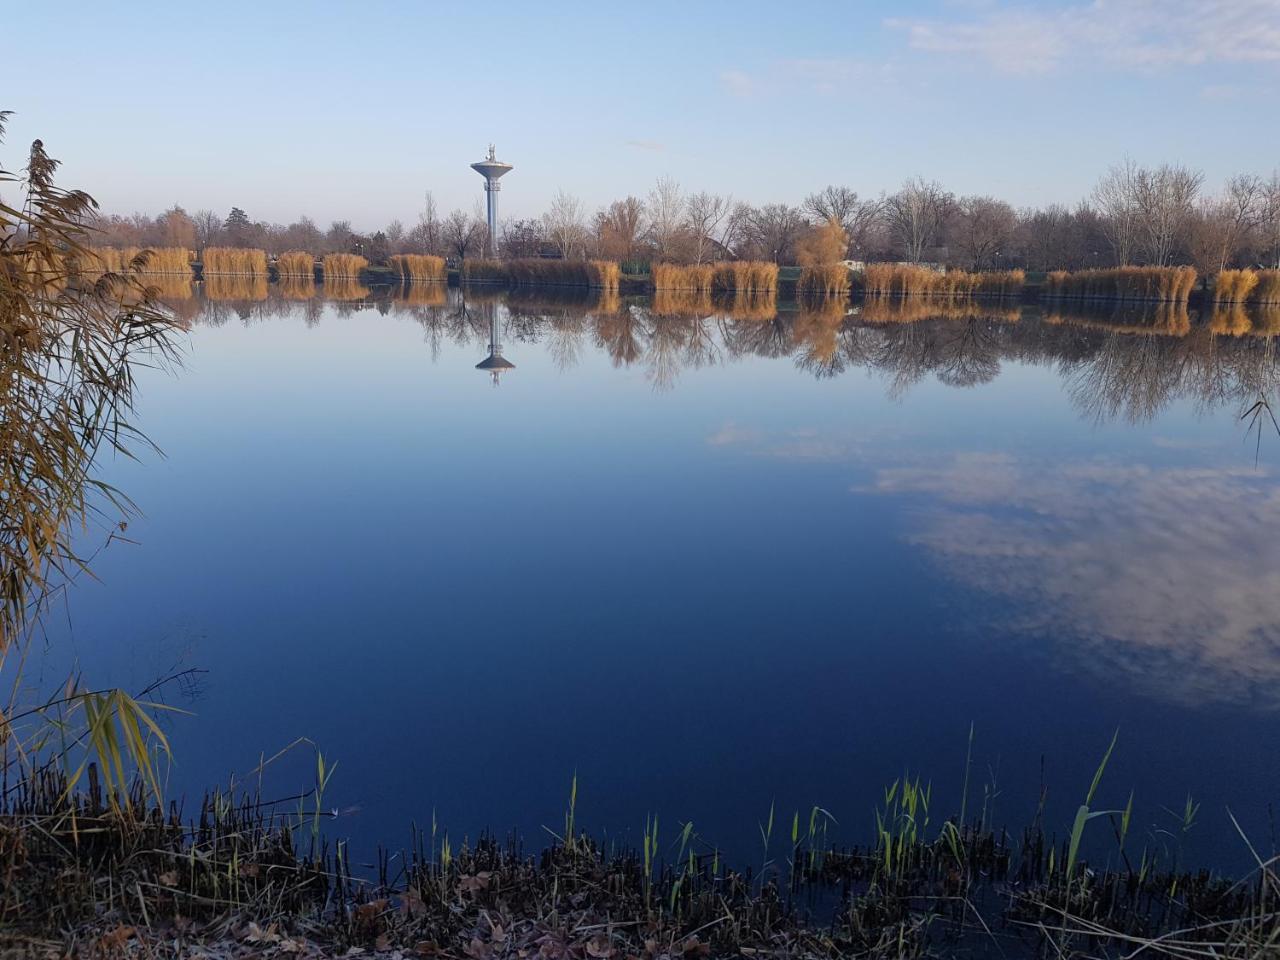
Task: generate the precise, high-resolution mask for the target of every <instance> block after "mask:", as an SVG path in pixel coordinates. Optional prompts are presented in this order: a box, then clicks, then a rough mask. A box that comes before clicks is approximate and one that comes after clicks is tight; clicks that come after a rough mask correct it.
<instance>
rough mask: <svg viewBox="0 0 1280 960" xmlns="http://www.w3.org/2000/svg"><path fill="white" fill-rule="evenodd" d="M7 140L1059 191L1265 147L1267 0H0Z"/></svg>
mask: <svg viewBox="0 0 1280 960" xmlns="http://www.w3.org/2000/svg"><path fill="white" fill-rule="evenodd" d="M5 6H6V7H7V8H8V9H6V10H5V11H4V14H3V17H4V24H5V33H6V34H7V36H8V37H9V38H10V42H7V43H6V50H5V54H6V57H5V61H4V63H3V64H0V109H5V108H7V109H12V110H16V111H17V112H18V115H17V116H16V117H15V118H14V120H13V121H12V123H11V128H10V135H9V138H8V143H7V145H6V146H5V147H4V148H3V150H4V156H5V159H6V161H7V162H8V165H9V166H16V165H18V161H19V160H20V158H21V153H22V149H23V147H24V146H25V144H26V143H27V142H29V141H30V140H31V139H32V138H33V137H37V136H38V137H42V138H43V139H44V140H45V142H46V144H47V146H48V148H49V150H50V151H51V152H52V153H53V155H55V156H57V157H60V158H62V159H63V160H64V161H65V171H66V176H65V178H64V182H66V183H68V184H74V185H78V186H83V187H84V188H86V189H88V190H90V192H92V193H94V194H95V195H96V196H97V197H98V198H99V200H100V201H101V202H102V204H103V206H104V208H105V209H107V210H108V211H110V212H128V211H132V210H135V209H139V210H144V211H147V212H151V213H155V212H158V211H160V210H161V209H163V208H164V207H166V206H168V205H170V204H172V203H174V202H175V201H177V202H180V203H182V204H183V205H185V206H186V207H187V208H188V209H196V208H200V207H211V208H213V209H216V210H218V211H219V212H224V211H226V210H227V209H228V208H229V207H230V206H231V205H232V204H235V205H238V206H241V207H244V208H245V209H246V210H247V211H248V212H249V214H250V215H251V216H253V217H254V218H257V219H265V220H274V221H280V222H287V221H289V220H292V219H295V218H296V217H298V216H299V215H301V214H304V213H306V214H309V215H311V216H312V217H314V218H315V219H316V220H317V221H319V222H320V223H321V224H322V225H323V224H327V223H328V221H330V220H332V219H335V218H347V219H350V220H351V221H352V222H353V223H354V224H355V225H356V227H357V228H361V229H373V228H376V227H379V226H382V225H384V224H385V223H386V222H387V221H388V220H390V219H391V218H393V217H397V216H398V217H400V218H401V219H403V220H404V221H406V223H411V222H412V221H413V220H414V219H415V217H416V215H417V212H418V210H419V209H420V208H421V205H422V195H423V192H424V191H425V190H427V189H431V190H433V191H434V192H435V195H436V197H437V201H438V203H439V205H440V207H441V208H442V210H445V211H447V210H448V209H450V208H452V207H455V206H461V207H464V208H467V209H470V208H471V206H472V204H473V203H474V202H475V201H476V200H478V199H479V198H480V196H481V190H480V178H479V177H478V176H477V175H476V174H475V173H473V172H472V171H471V170H469V169H468V167H467V164H468V163H470V162H471V161H473V160H478V159H480V157H481V155H482V154H483V151H484V148H485V146H486V145H487V144H488V143H489V142H490V141H491V140H492V141H495V142H496V143H497V145H498V152H499V156H500V157H501V158H502V159H506V160H508V161H509V162H511V163H514V164H515V167H516V169H515V171H514V172H513V173H512V174H510V175H509V176H508V178H507V179H506V180H505V181H504V190H503V195H502V202H503V211H502V212H503V214H504V216H532V215H536V214H538V213H539V212H541V210H542V209H543V208H544V206H545V204H546V203H547V201H548V200H549V198H550V197H551V196H552V195H554V193H555V191H556V190H557V189H560V188H564V189H566V190H568V191H570V192H572V193H575V194H577V195H578V196H580V197H581V198H582V200H583V201H584V202H585V203H586V205H587V206H588V208H591V209H594V208H595V207H596V206H598V205H601V204H603V203H606V202H608V201H609V200H612V199H615V198H617V197H620V196H623V195H625V194H627V193H636V194H641V195H643V193H644V192H646V191H647V190H648V189H649V188H650V186H651V185H652V183H653V181H654V180H655V179H656V178H657V177H659V176H663V175H670V176H673V177H675V178H676V179H677V180H679V181H680V183H681V184H682V185H683V186H685V187H686V188H687V189H691V190H697V189H711V190H719V191H722V192H731V193H733V194H734V195H735V196H736V197H739V198H741V199H745V200H749V201H751V202H753V203H763V202H770V201H787V202H793V203H794V202H799V201H800V200H801V199H802V198H803V196H804V194H805V193H807V192H809V191H811V190H814V189H817V188H820V187H822V186H823V185H825V184H827V183H843V184H847V185H849V186H851V187H854V188H855V189H857V190H858V191H859V192H861V193H864V194H874V193H877V192H879V191H881V190H892V189H893V188H895V187H896V186H897V185H898V184H900V183H901V182H902V180H903V179H905V178H906V177H908V176H911V175H914V174H923V175H924V176H926V177H931V178H937V179H939V180H941V181H943V182H944V183H945V184H946V185H947V186H948V187H949V188H951V189H952V190H955V191H957V192H960V193H973V192H977V193H993V194H997V195H999V196H1002V197H1004V198H1006V199H1008V200H1010V201H1011V202H1014V203H1015V204H1030V203H1046V202H1050V201H1062V202H1074V201H1075V200H1077V199H1078V198H1079V197H1081V196H1082V195H1083V194H1085V193H1086V192H1087V191H1088V189H1089V188H1090V186H1091V185H1092V183H1093V182H1094V180H1095V179H1096V178H1097V176H1098V175H1099V174H1100V173H1101V172H1102V171H1103V170H1104V169H1105V167H1106V166H1107V165H1108V164H1109V163H1111V162H1113V161H1115V160H1118V159H1120V158H1122V157H1124V156H1126V155H1127V156H1132V157H1133V158H1135V159H1137V160H1139V161H1141V162H1160V161H1164V160H1170V161H1178V162H1183V163H1187V164H1190V165H1193V166H1196V167H1199V168H1201V169H1203V170H1204V171H1205V173H1206V175H1207V178H1208V183H1209V185H1210V186H1211V187H1216V186H1217V185H1218V184H1219V183H1220V182H1221V181H1222V180H1223V179H1224V178H1225V177H1226V176H1228V175H1229V174H1231V173H1234V172H1238V171H1241V170H1250V171H1254V172H1258V173H1269V172H1270V171H1271V170H1272V169H1274V168H1275V167H1277V166H1278V165H1280V127H1278V125H1277V124H1276V122H1275V112H1276V108H1275V103H1276V95H1277V92H1280V0H1198V2H1196V0H1097V2H1089V0H1066V2H1039V3H1033V2H1028V3H1005V2H997V0H904V2H897V3H889V2H869V0H868V2H854V0H847V2H843V3H840V2H825V3H824V2H816V0H791V2H788V3H782V4H779V3H776V2H769V3H764V2H754V0H752V2H741V0H740V2H736V3H718V4H711V3H699V2H696V0H694V2H689V0H686V2H683V3H668V2H652V3H646V4H613V3H578V2H559V3H548V4H534V3H527V2H526V3H503V2H490V3H485V4H465V5H463V4H437V3H429V2H408V0H371V2H366V3H360V4H357V3H339V2H336V0H327V2H313V3H304V2H297V0H280V2H274V3H261V2H242V0H223V2H221V3H219V4H205V5H197V6H191V5H186V4H175V3H172V2H164V3H160V2H154V3H143V2H133V3H130V2H124V3H117V4H106V3H102V2H100V0H99V2H82V0H60V2H57V0H55V2H47V3H22V4H19V3H17V2H15V0H8V2H7V3H6V4H5Z"/></svg>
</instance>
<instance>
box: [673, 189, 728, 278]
mask: <svg viewBox="0 0 1280 960" xmlns="http://www.w3.org/2000/svg"><path fill="white" fill-rule="evenodd" d="M732 209H733V197H731V196H722V195H720V194H718V193H707V192H706V191H703V192H701V193H695V194H692V195H691V196H690V197H689V200H688V203H687V204H686V213H685V226H686V227H687V229H688V231H689V235H690V237H691V239H692V241H693V262H694V263H702V261H703V260H704V259H706V258H707V256H708V255H709V254H710V252H711V249H712V246H713V240H714V238H715V236H716V231H717V230H718V229H719V228H720V224H721V223H722V222H723V221H724V220H725V218H726V217H728V216H729V213H730V211H731V210H732Z"/></svg>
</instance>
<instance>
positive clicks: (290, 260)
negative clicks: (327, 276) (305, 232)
mask: <svg viewBox="0 0 1280 960" xmlns="http://www.w3.org/2000/svg"><path fill="white" fill-rule="evenodd" d="M276 274H277V275H278V276H281V277H305V278H306V279H308V280H314V279H315V278H316V258H315V257H314V256H313V255H312V254H309V253H307V251H305V250H290V251H289V252H288V253H282V254H280V256H279V257H277V258H276Z"/></svg>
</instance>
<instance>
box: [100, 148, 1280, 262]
mask: <svg viewBox="0 0 1280 960" xmlns="http://www.w3.org/2000/svg"><path fill="white" fill-rule="evenodd" d="M833 224H834V225H837V226H839V227H840V230H841V231H842V232H843V241H842V245H843V249H841V250H838V251H832V252H831V254H830V255H831V256H833V257H835V258H836V259H850V260H863V261H906V262H912V263H919V262H937V263H945V264H947V265H949V266H956V267H963V268H965V269H970V270H990V269H1012V268H1019V267H1020V268H1024V269H1029V270H1079V269H1086V268H1091V267H1108V266H1123V265H1153V266H1172V265H1184V264H1185V265H1191V266H1194V267H1196V268H1197V270H1199V271H1200V273H1201V274H1211V273H1217V272H1218V271H1220V270H1223V269H1227V268H1229V267H1280V170H1278V171H1276V172H1274V173H1272V174H1271V176H1270V177H1269V178H1264V177H1261V176H1258V175H1256V174H1239V175H1237V176H1233V177H1231V178H1230V179H1229V180H1228V181H1227V182H1226V183H1225V184H1223V185H1222V187H1221V188H1220V189H1217V190H1209V189H1206V186H1205V182H1204V176H1203V174H1202V173H1200V172H1199V171H1196V170H1192V169H1189V168H1187V167H1184V166H1178V165H1171V164H1165V165H1161V166H1156V167H1145V166H1140V165H1138V164H1136V163H1134V162H1133V161H1128V160H1127V161H1124V162H1123V163H1120V164H1117V165H1115V166H1113V167H1111V168H1110V169H1109V170H1108V171H1107V172H1106V173H1105V174H1104V175H1103V176H1102V177H1101V178H1100V179H1099V181H1098V183H1097V185H1096V186H1095V187H1094V189H1093V190H1092V192H1091V193H1090V194H1089V196H1088V197H1086V198H1084V199H1082V200H1081V201H1080V202H1079V203H1077V204H1076V205H1075V206H1074V207H1068V206H1064V205H1060V204H1050V205H1048V206H1044V207H1034V208H1022V209H1018V208H1015V207H1014V206H1013V205H1012V204H1009V203H1008V202H1006V201H1004V200H1001V199H999V198H997V197H992V196H983V195H969V196H957V195H955V194H954V193H952V192H951V191H949V190H947V189H946V188H945V187H943V186H942V185H941V184H940V183H938V182H936V181H927V180H925V179H923V178H921V177H915V178H912V179H909V180H907V181H906V182H905V183H904V184H903V185H902V187H901V189H899V190H898V191H896V192H894V193H892V194H881V195H878V196H873V197H864V196H862V195H860V194H859V193H858V192H857V191H856V190H854V189H852V188H850V187H845V186H835V185H832V186H828V187H826V188H824V189H822V190H819V191H817V192H815V193H811V194H809V195H808V196H807V197H805V198H804V201H803V202H802V203H801V204H799V205H791V204H787V203H767V204H764V205H761V206H752V205H751V204H749V203H746V202H744V201H741V200H735V199H734V198H733V197H732V196H729V195H726V194H718V193H709V192H706V191H701V192H689V191H686V190H685V189H683V188H682V187H681V185H680V184H679V183H678V182H676V181H675V180H673V179H671V178H661V179H659V180H658V181H657V183H656V184H655V185H654V187H653V188H652V189H651V190H649V191H648V192H647V193H646V194H645V195H644V196H642V197H638V196H634V195H629V196H626V197H624V198H622V199H620V200H615V201H613V202H612V203H610V204H608V205H607V206H604V207H602V208H600V209H598V210H595V211H594V212H592V211H589V210H588V208H587V207H586V205H585V204H583V202H582V201H581V200H580V199H578V198H577V197H575V196H574V195H572V194H570V193H567V192H565V191H560V192H559V193H557V194H556V196H555V197H554V198H553V199H552V201H551V203H550V204H549V205H548V207H547V209H546V211H545V212H544V213H543V214H542V215H541V216H539V217H536V218H522V219H509V220H505V221H503V222H502V223H501V224H500V225H499V235H498V237H497V248H498V251H499V254H500V255H502V256H505V257H561V258H565V259H582V258H599V259H604V260H616V261H619V262H621V263H624V264H638V263H648V262H655V261H664V262H675V263H705V262H710V261H715V260H725V259H749V260H772V261H774V262H777V263H780V264H792V263H797V262H805V261H806V260H807V259H811V257H812V251H813V249H814V248H815V246H823V247H825V246H829V244H827V243H826V237H827V236H830V232H829V231H828V232H827V233H826V234H823V233H822V231H823V230H824V229H825V228H829V227H830V226H831V225H833ZM100 226H101V228H102V229H103V231H104V233H105V239H106V242H108V243H114V244H118V245H121V246H177V247H188V248H192V249H197V250H199V249H203V248H204V247H207V246H229V247H257V248H261V249H264V250H266V251H268V252H269V253H271V254H279V253H283V252H284V251H286V250H306V251H308V252H312V253H315V254H325V253H358V254H360V255H362V256H364V257H366V258H367V259H368V260H369V261H370V262H372V263H375V264H377V263H382V262H385V260H386V258H388V257H390V256H392V255H394V254H398V253H427V254H434V255H437V256H443V257H446V258H448V259H449V260H451V261H455V262H456V261H458V260H463V259H467V258H474V257H480V256H483V254H484V250H485V249H486V245H487V241H488V229H487V226H486V224H485V221H484V219H483V217H482V216H481V215H480V212H479V209H478V207H477V208H476V209H474V210H473V211H471V212H467V211H464V210H453V211H452V212H450V213H448V214H445V215H442V214H441V213H440V212H439V211H438V209H437V206H436V202H435V199H434V197H433V196H432V194H431V193H430V192H428V193H427V194H426V199H425V203H424V205H423V208H422V210H421V211H420V212H419V213H418V215H417V219H416V221H415V222H413V224H412V225H411V226H406V224H405V223H404V222H403V221H401V220H399V219H397V220H393V221H392V222H391V223H389V224H387V225H386V226H385V227H384V228H382V229H381V230H377V231H374V232H372V233H364V232H360V231H357V230H355V229H354V228H353V227H352V225H351V222H350V221H349V220H336V221H333V222H332V223H330V224H329V226H328V227H327V228H325V229H321V228H320V227H319V226H318V225H317V224H316V223H315V222H314V221H313V220H311V219H310V218H309V217H301V218H299V219H298V220H297V221H295V222H294V223H290V224H288V225H283V224H275V223H267V222H264V221H259V220H254V219H252V218H251V217H250V216H249V215H248V214H247V213H246V212H245V211H244V210H243V209H242V208H240V207H233V208H232V209H231V211H230V212H229V213H228V214H227V215H226V216H225V217H224V216H222V215H221V214H217V213H215V212H214V211H211V210H198V211H196V212H195V213H188V212H187V211H186V210H184V209H183V208H182V207H180V206H176V205H175V206H174V207H172V208H171V209H169V210H166V211H165V212H164V213H162V214H160V215H159V216H157V217H150V216H147V215H145V214H133V215H132V216H109V217H104V218H102V221H101V223H100ZM837 253H838V254H840V256H836V254H837Z"/></svg>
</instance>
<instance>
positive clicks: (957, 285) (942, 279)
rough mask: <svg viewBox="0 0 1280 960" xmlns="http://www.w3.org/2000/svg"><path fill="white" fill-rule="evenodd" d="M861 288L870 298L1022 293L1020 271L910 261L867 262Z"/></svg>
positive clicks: (1022, 279) (1011, 295)
mask: <svg viewBox="0 0 1280 960" xmlns="http://www.w3.org/2000/svg"><path fill="white" fill-rule="evenodd" d="M862 278H863V287H864V290H865V292H866V294H867V295H868V296H871V297H886V296H895V297H967V296H999V297H1013V296H1018V295H1020V294H1021V293H1022V286H1023V284H1024V283H1025V282H1026V274H1025V273H1024V272H1023V271H1021V270H988V271H982V272H978V273H973V272H970V271H968V270H948V271H946V272H945V273H944V272H943V271H941V270H934V269H932V268H930V267H922V266H919V265H918V264H912V263H869V264H867V265H866V267H865V268H864V269H863V274H862Z"/></svg>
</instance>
